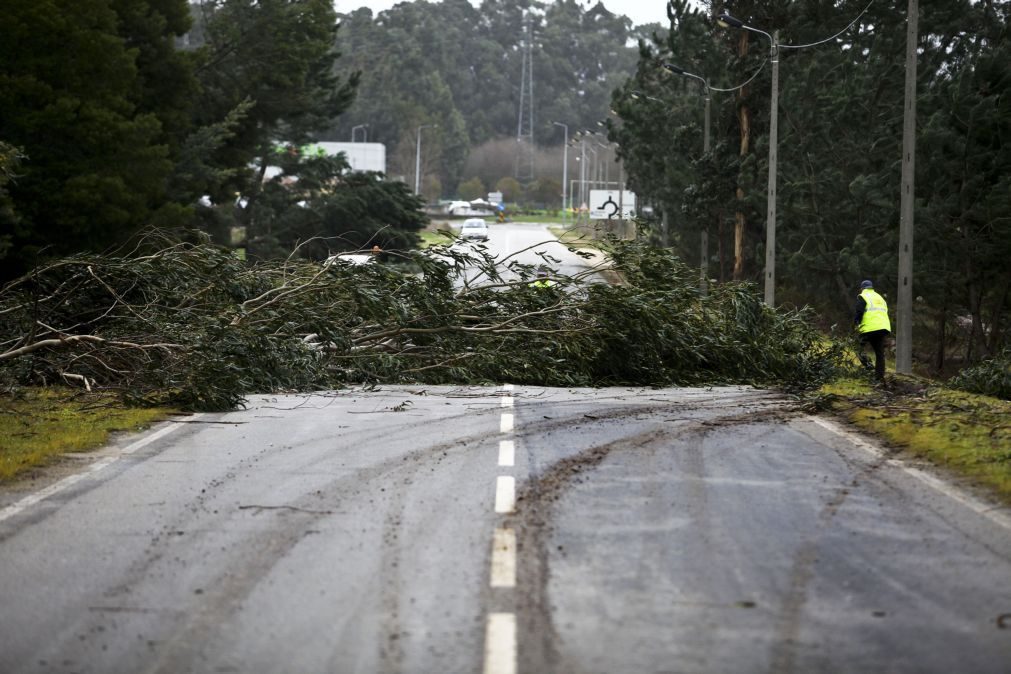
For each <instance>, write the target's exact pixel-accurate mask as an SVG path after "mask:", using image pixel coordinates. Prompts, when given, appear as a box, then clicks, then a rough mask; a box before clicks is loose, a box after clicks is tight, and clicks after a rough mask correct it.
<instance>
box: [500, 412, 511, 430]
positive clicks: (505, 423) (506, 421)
mask: <svg viewBox="0 0 1011 674" xmlns="http://www.w3.org/2000/svg"><path fill="white" fill-rule="evenodd" d="M499 432H500V433H512V432H513V415H511V414H503V415H502V423H501V424H499Z"/></svg>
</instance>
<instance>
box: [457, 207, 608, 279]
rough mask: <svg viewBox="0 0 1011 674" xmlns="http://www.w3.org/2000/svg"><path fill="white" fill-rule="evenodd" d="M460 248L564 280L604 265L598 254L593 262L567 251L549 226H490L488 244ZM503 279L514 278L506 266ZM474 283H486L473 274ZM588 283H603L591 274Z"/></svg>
mask: <svg viewBox="0 0 1011 674" xmlns="http://www.w3.org/2000/svg"><path fill="white" fill-rule="evenodd" d="M457 245H458V246H474V247H480V248H482V249H484V250H485V251H487V252H488V254H490V255H492V256H493V257H495V258H497V259H498V260H500V261H504V262H509V261H516V262H519V263H520V264H525V265H532V266H541V265H545V266H547V267H548V268H549V269H550V270H551V271H552V273H558V274H561V275H564V276H576V275H578V274H584V273H586V272H587V269H588V268H593V267H595V266H596V265H600V264H601V263H602V262H603V257H602V256H600V255H599V254H598V255H597V256H596V257H595V258H593V259H590V260H587V259H584V258H582V257H580V256H578V255H576V254H575V253H573V252H571V251H569V250H568V247H567V246H566V245H564V244H562V243H560V242H559V241H558V239H557V238H556V237H555V235H554V234H552V233H551V232H550V231H549V230H548V226H547V225H543V224H534V223H523V222H502V223H491V224H489V225H488V241H485V242H460V243H458V244H457ZM501 269H502V271H503V276H504V278H506V279H510V278H512V276H513V275H512V274H511V273H510V272H509V271H508V268H507V266H505V265H502V267H501ZM468 280H469V281H471V282H478V283H480V282H482V281H486V278H485V277H482V276H480V275H479V273H478V272H474V273H471V274H469V275H468ZM588 280H597V281H601V280H603V279H602V278H601V277H600V276H599V275H597V274H591V275H590V278H589V279H588Z"/></svg>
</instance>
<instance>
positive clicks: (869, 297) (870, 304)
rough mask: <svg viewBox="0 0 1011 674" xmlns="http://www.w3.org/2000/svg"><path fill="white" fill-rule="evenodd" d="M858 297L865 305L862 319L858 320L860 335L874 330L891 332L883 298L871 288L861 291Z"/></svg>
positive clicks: (886, 307)
mask: <svg viewBox="0 0 1011 674" xmlns="http://www.w3.org/2000/svg"><path fill="white" fill-rule="evenodd" d="M860 297H862V298H864V302H865V303H866V304H867V307H866V308H865V309H864V317H863V318H862V319H861V320H860V332H861V334H863V333H865V332H874V331H875V330H888V331H889V332H891V330H892V323H891V321H889V320H888V303H887V302H885V298H884V297H882V296H881V295H879V294H877V293H876V292H874V290H873V288H866V289H865V290H863V291H861V293H860Z"/></svg>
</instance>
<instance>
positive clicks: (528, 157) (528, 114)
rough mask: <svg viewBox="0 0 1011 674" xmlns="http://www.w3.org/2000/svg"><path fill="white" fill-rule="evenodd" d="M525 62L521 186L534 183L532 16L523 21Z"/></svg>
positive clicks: (520, 131) (519, 132)
mask: <svg viewBox="0 0 1011 674" xmlns="http://www.w3.org/2000/svg"><path fill="white" fill-rule="evenodd" d="M520 47H521V51H522V53H523V62H522V66H521V68H520V70H521V71H522V75H521V79H520V113H519V123H518V124H517V125H516V180H517V181H518V182H519V183H520V184H521V185H524V186H526V185H529V184H530V183H532V182H533V181H534V154H535V153H534V31H533V28H532V26H531V23H530V14H529V13H527V15H526V16H525V17H524V20H523V40H522V41H521V43H520Z"/></svg>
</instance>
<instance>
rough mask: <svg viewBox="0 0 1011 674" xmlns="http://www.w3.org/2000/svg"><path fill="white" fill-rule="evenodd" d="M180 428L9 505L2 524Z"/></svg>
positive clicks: (0, 516)
mask: <svg viewBox="0 0 1011 674" xmlns="http://www.w3.org/2000/svg"><path fill="white" fill-rule="evenodd" d="M198 416H201V415H196V414H195V415H193V417H192V418H196V417H198ZM180 426H181V424H169V425H168V426H165V427H164V428H160V429H158V430H157V431H155V432H154V433H151V434H149V435H145V436H144V437H143V438H141V439H140V440H137V441H136V442H133V443H131V444H129V445H127V446H126V447H124V448H123V449H122V451H120V453H119V454H117V455H115V456H107V457H105V458H104V459H99V460H98V461H96V462H95V463H93V464H91V465H90V466H88V469H87V470H88V472H86V473H77V474H75V475H69V476H67V477H65V478H63V479H62V480H60V481H59V482H54V483H53V484H51V485H49V486H48V487H45V488H44V489H40V490H39V491H37V492H35V493H34V494H29V495H28V496H26V497H24V498H23V499H21V500H20V501H18V502H17V503H12V504H11V505H9V506H7V507H6V508H4V509H3V510H0V522H3V521H4V520H6V519H9V518H11V517H14V516H15V515H17V514H18V513H20V512H22V511H24V510H25V509H27V508H30V507H32V506H33V505H35V504H36V503H38V502H40V501H44V500H46V499H47V498H49V497H50V496H52V495H54V494H58V493H59V492H61V491H63V490H64V489H66V488H68V487H70V486H73V485H74V484H76V483H78V482H80V481H81V480H83V479H84V478H85V477H87V476H88V475H90V474H92V473H96V472H98V471H100V470H102V469H103V468H105V467H106V466H108V465H111V464H113V463H115V462H116V461H117V460H118V459H119V458H120V457H122V456H125V455H127V454H133V453H134V452H136V451H137V450H138V449H140V448H141V447H143V446H145V445H148V444H150V443H152V442H154V441H155V440H158V439H159V438H162V437H164V436H166V435H168V434H169V433H171V432H172V431H174V430H176V429H177V428H179V427H180Z"/></svg>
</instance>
